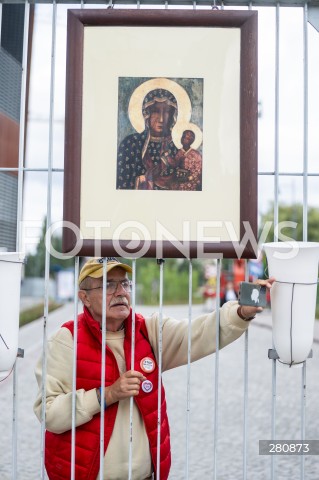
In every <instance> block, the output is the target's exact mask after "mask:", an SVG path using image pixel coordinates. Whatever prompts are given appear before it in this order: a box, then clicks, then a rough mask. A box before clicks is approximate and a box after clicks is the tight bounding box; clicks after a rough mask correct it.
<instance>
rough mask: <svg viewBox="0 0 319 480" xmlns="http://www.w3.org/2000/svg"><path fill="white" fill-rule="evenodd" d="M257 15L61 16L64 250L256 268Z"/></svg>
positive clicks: (154, 12) (143, 12)
mask: <svg viewBox="0 0 319 480" xmlns="http://www.w3.org/2000/svg"><path fill="white" fill-rule="evenodd" d="M257 20H258V12H257V11H248V10H247V11H241V10H234V11H230V10H229V11H228V10H227V11H226V10H222V9H221V10H215V9H197V10H194V9H176V10H174V9H137V10H134V9H116V8H114V9H82V10H79V9H76V10H72V9H71V10H69V11H68V40H67V75H66V103H65V104H66V111H65V168H64V202H63V206H64V212H63V227H62V228H63V252H65V253H68V254H69V255H72V256H74V255H84V256H98V257H100V256H121V257H127V258H139V257H144V256H147V257H153V258H172V257H173V258H177V257H181V258H182V257H183V258H185V257H186V258H208V257H209V258H211V256H215V257H217V258H219V257H225V258H237V257H242V258H254V257H255V256H256V254H257V253H256V245H257V244H258V242H256V241H254V240H255V238H256V235H257V171H258V169H257V152H258V150H257V125H258V94H257V84H258V82H257V72H258V68H257V49H258V44H257Z"/></svg>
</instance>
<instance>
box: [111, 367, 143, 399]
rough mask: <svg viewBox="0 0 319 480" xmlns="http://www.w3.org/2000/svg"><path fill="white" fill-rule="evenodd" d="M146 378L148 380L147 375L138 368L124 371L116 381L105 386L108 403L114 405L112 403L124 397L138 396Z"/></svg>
mask: <svg viewBox="0 0 319 480" xmlns="http://www.w3.org/2000/svg"><path fill="white" fill-rule="evenodd" d="M144 380H146V377H144V375H143V374H142V373H141V372H137V371H136V370H129V371H128V372H125V373H123V374H122V375H121V376H120V377H119V378H118V379H117V380H116V382H114V383H113V384H112V385H110V386H109V387H106V388H105V400H106V404H107V405H112V403H115V402H118V401H119V400H123V399H124V398H128V397H136V395H138V394H139V391H140V386H141V383H142V382H143V381H144Z"/></svg>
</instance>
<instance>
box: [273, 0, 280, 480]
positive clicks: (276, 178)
mask: <svg viewBox="0 0 319 480" xmlns="http://www.w3.org/2000/svg"><path fill="white" fill-rule="evenodd" d="M279 34H280V7H279V3H277V5H276V34H275V35H276V39H275V41H276V49H275V175H274V198H275V202H274V241H276V240H277V239H278V238H277V235H278V232H277V230H276V227H277V225H278V222H279V205H278V204H279V76H280V70H279V65H280V63H279V42H280V35H279ZM272 348H274V343H273V342H272ZM271 377H272V386H271V389H272V396H271V438H272V440H274V439H275V438H276V397H277V364H276V360H272V375H271ZM271 480H276V457H275V455H271Z"/></svg>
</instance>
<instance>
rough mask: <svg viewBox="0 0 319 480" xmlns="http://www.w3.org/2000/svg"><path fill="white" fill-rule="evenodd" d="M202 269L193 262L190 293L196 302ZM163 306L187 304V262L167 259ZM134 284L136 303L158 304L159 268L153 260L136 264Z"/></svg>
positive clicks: (143, 260) (144, 259)
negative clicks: (136, 287) (136, 288)
mask: <svg viewBox="0 0 319 480" xmlns="http://www.w3.org/2000/svg"><path fill="white" fill-rule="evenodd" d="M202 270H203V267H202V266H201V264H200V262H196V261H193V272H192V293H193V300H194V301H196V292H197V291H198V286H199V284H200V281H201V277H202ZM163 273H164V282H163V283H164V289H163V302H164V304H174V303H187V302H188V297H189V291H188V289H189V287H188V283H189V265H188V261H187V260H182V259H172V258H170V259H167V260H165V263H164V271H163ZM136 283H137V285H138V290H137V301H138V303H143V304H149V305H152V304H158V303H159V287H160V266H159V265H158V264H157V261H156V260H155V259H149V258H142V259H140V260H138V262H137V268H136Z"/></svg>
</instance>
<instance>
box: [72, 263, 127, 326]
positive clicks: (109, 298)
mask: <svg viewBox="0 0 319 480" xmlns="http://www.w3.org/2000/svg"><path fill="white" fill-rule="evenodd" d="M125 279H127V275H126V271H125V270H123V268H121V267H115V268H113V269H112V270H111V271H110V272H109V273H108V274H107V282H111V281H115V282H120V281H121V280H125ZM102 286H103V279H102V278H91V279H90V285H89V287H88V289H87V290H80V292H79V296H80V298H81V300H82V302H83V303H84V305H85V306H86V307H87V308H88V309H89V311H90V312H91V315H92V317H93V318H94V319H95V320H97V321H98V322H99V323H102V308H103V296H102V292H103V289H102V288H96V287H102ZM89 288H90V289H91V288H93V289H94V290H89ZM81 292H84V294H83V295H82V294H81V295H80V293H81ZM130 303H131V296H130V294H129V293H128V292H126V291H125V290H124V288H123V287H122V285H121V284H120V283H118V284H117V288H116V291H115V292H114V293H111V294H108V293H107V295H106V325H107V329H108V330H112V326H114V327H115V330H117V328H118V327H119V326H120V325H121V323H122V322H123V321H124V320H125V319H126V318H127V317H128V315H129V313H130Z"/></svg>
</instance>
